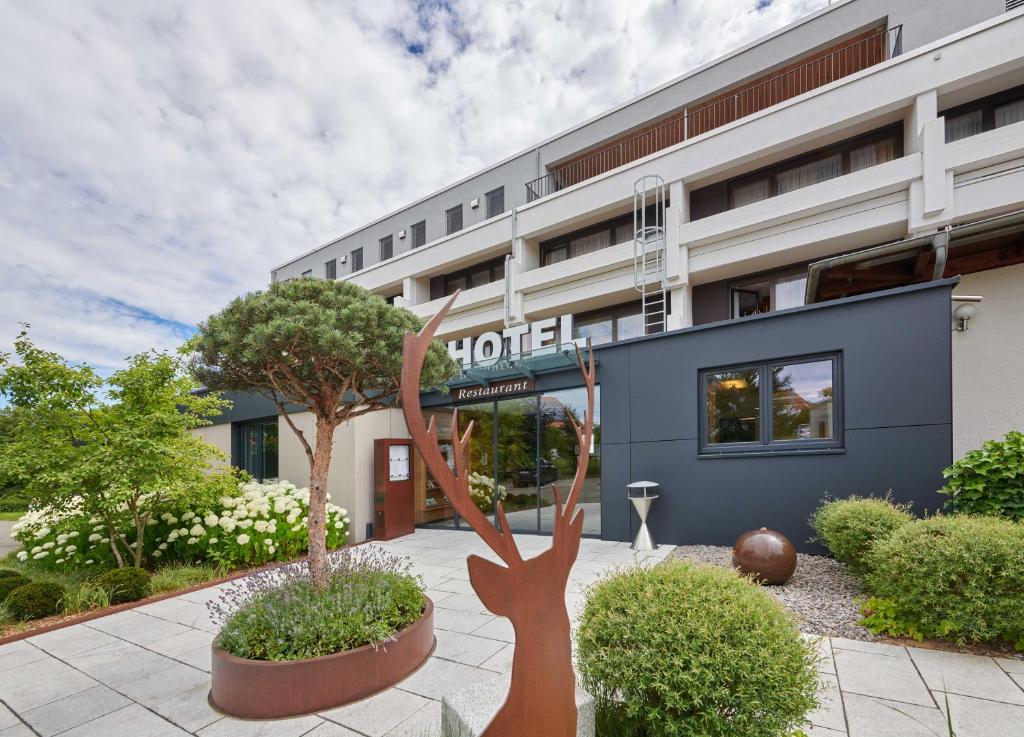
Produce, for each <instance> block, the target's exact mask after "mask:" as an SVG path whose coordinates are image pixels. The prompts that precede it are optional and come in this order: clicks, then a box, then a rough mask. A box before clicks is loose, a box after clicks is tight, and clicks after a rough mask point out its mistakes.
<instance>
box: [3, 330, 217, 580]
mask: <svg viewBox="0 0 1024 737" xmlns="http://www.w3.org/2000/svg"><path fill="white" fill-rule="evenodd" d="M14 352H15V354H16V360H15V359H14V358H13V357H12V356H11V355H10V354H6V353H5V354H0V394H3V395H4V396H5V397H6V398H7V400H8V402H9V405H10V418H9V424H8V427H7V429H6V436H5V441H4V452H3V453H2V454H0V478H5V477H6V478H8V479H11V480H12V481H14V482H15V483H18V484H20V485H21V486H23V487H24V490H25V492H26V493H27V494H28V496H30V497H31V498H32V499H33V500H36V501H38V502H41V503H44V504H49V505H52V506H56V507H59V508H63V509H73V508H75V507H79V508H80V509H81V512H82V513H83V514H86V515H89V516H91V517H98V518H100V519H102V520H103V522H104V524H105V525H106V526H107V527H108V528H109V531H110V534H109V537H110V546H111V551H112V553H113V555H114V558H115V560H116V561H117V564H118V566H119V567H123V566H125V565H127V564H129V563H130V564H131V565H133V566H135V567H136V568H138V567H140V566H141V565H142V562H143V548H142V544H141V541H142V537H143V532H144V530H145V527H146V524H147V523H148V522H149V521H150V519H152V518H153V516H154V514H155V513H157V510H159V509H160V508H161V507H162V506H163V505H165V504H166V503H167V502H169V501H173V500H175V499H181V498H190V499H191V497H192V495H194V493H195V490H196V489H200V488H206V486H207V485H206V484H205V483H204V481H205V480H206V476H205V475H206V474H207V473H208V472H209V460H210V458H211V457H212V456H216V455H218V454H219V451H218V450H217V449H216V448H214V447H213V446H211V445H209V444H207V443H205V442H203V441H202V440H201V439H200V438H198V437H196V436H194V435H193V434H192V433H191V432H189V431H190V430H192V429H193V428H196V427H200V426H203V425H207V424H209V421H208V420H207V419H206V418H207V417H210V416H214V415H217V414H219V413H220V412H221V411H222V409H223V408H224V406H225V404H226V403H225V402H224V401H223V400H221V399H220V398H219V397H218V396H217V395H215V394H214V395H207V396H199V395H197V394H195V393H194V392H195V390H196V389H197V388H198V385H197V384H196V382H195V380H194V379H192V378H191V377H190V376H189V374H188V373H187V371H186V370H185V366H184V364H183V360H182V359H181V358H179V357H175V356H171V355H168V354H166V353H157V352H147V353H140V354H138V355H135V356H132V357H130V358H129V359H128V361H127V363H128V365H127V366H126V367H125V368H123V369H121V370H119V371H116V372H114V373H113V374H112V375H111V376H110V378H109V379H107V380H106V381H104V379H103V378H102V377H101V376H100V375H99V374H97V373H96V371H95V370H93V369H92V368H90V367H89V366H86V365H72V364H69V363H68V362H67V361H65V360H64V359H63V358H61V357H60V356H59V355H57V354H56V353H52V352H50V351H45V350H43V349H41V348H38V347H37V346H36V345H35V344H34V343H33V342H32V340H31V339H30V338H29V336H28V334H27V332H25V331H23V332H22V333H21V334H20V335H19V336H18V338H17V339H16V340H15V342H14Z"/></svg>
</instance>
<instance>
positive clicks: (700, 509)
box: [598, 281, 954, 551]
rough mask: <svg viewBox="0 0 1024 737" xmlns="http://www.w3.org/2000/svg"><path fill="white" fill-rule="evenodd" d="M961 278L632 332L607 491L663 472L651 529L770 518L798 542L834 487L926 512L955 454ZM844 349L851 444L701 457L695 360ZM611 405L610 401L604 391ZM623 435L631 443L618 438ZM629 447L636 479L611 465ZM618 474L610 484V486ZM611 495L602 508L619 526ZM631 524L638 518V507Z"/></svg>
mask: <svg viewBox="0 0 1024 737" xmlns="http://www.w3.org/2000/svg"><path fill="white" fill-rule="evenodd" d="M953 283H954V282H952V281H946V282H941V283H937V284H934V285H929V286H927V287H916V288H915V287H910V288H905V289H902V290H894V291H893V292H890V293H885V294H879V295H875V296H872V297H870V298H858V299H852V300H845V301H841V302H835V303H830V304H825V305H817V306H811V307H807V308H800V309H796V310H792V311H788V312H784V313H777V314H775V315H770V316H766V317H761V318H753V319H747V320H740V321H736V322H730V323H721V324H717V325H713V326H709V327H707V328H703V329H701V328H698V329H691V330H683V331H679V332H676V333H673V334H669V335H665V336H661V337H657V338H650V339H638V340H635V341H631V342H628V343H624V344H620V345H619V346H618V350H622V349H628V350H629V369H628V373H627V374H626V376H627V377H628V382H629V384H628V395H629V398H630V402H631V405H632V406H631V411H630V412H629V414H628V415H626V423H627V424H628V427H626V428H615V427H613V424H614V423H612V422H610V421H609V418H608V417H607V416H606V417H603V418H602V419H603V420H604V422H603V427H602V431H603V433H604V443H603V444H602V453H603V454H604V456H603V462H602V481H603V483H604V489H603V496H604V498H605V499H606V500H607V501H608V503H609V504H611V503H613V502H615V501H616V500H618V499H620V498H621V497H622V496H623V495H624V493H625V490H624V488H623V487H624V485H625V483H627V482H628V481H637V480H641V479H646V480H651V481H657V482H659V483H661V484H662V488H661V493H662V497H661V499H659V501H658V502H657V503H656V505H655V507H654V509H653V510H652V512H651V523H650V524H651V528H652V531H653V532H654V535H655V539H657V540H661V541H664V542H667V543H713V544H718V545H731V544H732V543H733V541H735V539H736V537H737V536H738V535H739V534H741V533H742V532H744V531H746V530H748V529H752V528H757V527H761V526H762V525H764V526H768V527H773V528H775V529H778V530H779V531H781V532H783V533H784V534H785V535H787V536H788V537H789V538H790V539H791V540H792V541H793V543H794V544H796V545H797V546H798V547H799V548H800V549H801V550H819V551H820V549H819V548H816V546H813V545H811V544H809V543H808V542H807V540H808V538H809V537H810V536H811V531H810V528H809V527H808V525H807V519H808V517H809V516H810V514H811V513H812V512H813V511H814V509H815V508H816V507H817V505H818V504H819V503H820V500H821V499H822V498H823V497H824V496H825V495H826V494H829V495H833V496H847V495H850V494H884V493H885V492H886V491H888V490H890V489H891V490H892V492H893V494H894V496H895V497H896V498H897V499H900V500H903V501H911V502H913V503H914V505H915V509H916V511H917V512H918V513H922V512H924V511H925V510H926V509H927V510H930V511H934V510H935V509H936V508H937V507H938V506H939V505H941V504H942V502H943V498H942V497H941V496H940V495H938V494H937V493H936V490H937V489H938V488H939V487H940V486H941V485H942V469H943V468H945V467H946V466H947V465H949V463H950V461H951V454H952V451H951V448H952V434H951V433H952V430H951V396H950V323H949V314H950V313H949V310H950V303H949V293H950V289H951V286H952V284H953ZM835 351H839V352H841V354H842V374H843V375H842V378H843V387H842V392H841V395H842V400H843V404H842V407H843V410H844V412H843V415H842V416H844V417H845V422H844V427H845V428H846V429H845V433H844V435H845V439H844V451H843V452H839V453H829V454H820V455H810V454H808V455H779V456H739V455H733V456H727V457H720V458H698V440H697V436H698V426H699V418H700V411H701V408H700V406H699V405H700V387H699V371H700V369H702V368H710V367H715V366H727V365H730V364H740V363H744V362H759V361H765V360H770V359H773V358H785V357H790V356H801V355H808V354H815V353H825V352H835ZM603 368H604V364H602V366H601V367H600V368H599V374H598V378H599V379H600V380H602V386H603V390H602V398H603V397H604V396H605V395H606V394H607V395H614V394H617V393H620V392H623V393H625V389H624V388H623V387H622V386H621V385H620V381H621V376H622V372H621V369H616V374H615V380H614V381H612V380H611V376H609V377H608V378H605V377H603V376H602V374H601V373H600V371H601V370H602V369H603ZM603 406H604V405H603ZM611 433H614V437H616V438H626V437H628V440H626V441H625V442H626V445H628V448H629V450H628V453H626V452H625V451H624V450H623V449H622V447H621V446H620V445H616V444H612V443H611V442H610V436H611V435H610V434H611ZM627 461H628V476H629V478H628V479H623V478H622V476H623V474H622V472H621V470H620V469H618V468H615V467H614V466H615V465H616V464H619V463H625V462H627ZM610 484H614V485H615V488H608V486H609V485H610ZM617 509H618V507H617V506H614V507H608V508H606V511H605V517H606V520H604V521H603V524H604V525H605V527H606V529H608V530H609V532H610V533H613V534H610V535H609V536H610V537H613V538H614V539H621V537H620V535H619V531H620V528H621V525H620V524H619V523H618V522H617V521H616V520H615V519H614V517H615V516H616V515H617V512H616V510H617ZM629 518H630V534H634V533H635V531H636V525H637V520H636V517H635V514H633V513H632V512H630V514H629Z"/></svg>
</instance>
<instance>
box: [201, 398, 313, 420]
mask: <svg viewBox="0 0 1024 737" xmlns="http://www.w3.org/2000/svg"><path fill="white" fill-rule="evenodd" d="M220 395H221V397H222V398H224V399H227V400H230V402H231V407H230V408H228V409H227V410H226V411H224V412H222V413H221V414H220V416H219V417H215V418H212V419H213V423H214V424H216V425H222V424H224V423H227V422H246V421H248V420H258V419H260V418H261V417H273V416H274V415H276V414H277V406H276V405H275V404H274V403H273V402H272V401H270V400H269V399H267V398H266V397H264V396H262V395H260V394H253V393H250V392H221V393H220ZM288 411H289V412H300V411H302V408H301V407H297V406H294V405H290V406H289V407H288Z"/></svg>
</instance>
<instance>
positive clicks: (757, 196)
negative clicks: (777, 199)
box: [732, 179, 771, 207]
mask: <svg viewBox="0 0 1024 737" xmlns="http://www.w3.org/2000/svg"><path fill="white" fill-rule="evenodd" d="M769 185H770V183H769V181H768V180H767V179H758V180H755V181H753V182H748V183H747V184H741V185H740V186H738V187H733V188H732V206H733V207H743V206H744V205H751V204H753V203H755V202H760V201H761V200H766V199H768V198H769V197H771V188H770V186H769Z"/></svg>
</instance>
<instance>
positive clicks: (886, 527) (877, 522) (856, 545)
mask: <svg viewBox="0 0 1024 737" xmlns="http://www.w3.org/2000/svg"><path fill="white" fill-rule="evenodd" d="M913 519H914V517H913V515H911V514H910V508H909V505H904V504H896V503H894V502H893V501H892V500H891V499H890V498H889V497H886V498H884V499H872V498H861V497H856V496H851V497H850V498H848V499H835V500H832V501H826V502H825V503H823V504H822V505H821V506H820V507H818V509H817V510H815V512H814V514H813V515H811V519H810V525H811V527H812V528H813V529H814V532H815V535H816V538H815V539H816V540H818V541H819V542H821V544H822V545H824V546H825V547H826V548H828V549H829V551H830V552H831V553H832V555H833V556H834V557H835V559H836V560H838V561H839V562H841V563H845V564H846V566H847V567H848V568H849V569H850V572H851V573H854V574H856V575H858V576H863V575H865V574H866V573H867V572H868V568H867V564H866V561H865V556H866V555H867V553H868V551H869V550H870V549H871V546H872V545H873V544H874V543H875V542H876V541H878V540H882V539H884V538H886V537H888V536H889V535H890V534H892V533H893V532H894V531H895V530H898V529H899V528H901V527H903V526H904V525H906V524H907V523H909V522H912V521H913Z"/></svg>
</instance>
